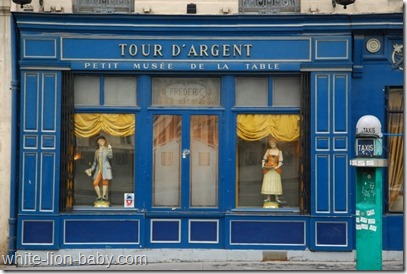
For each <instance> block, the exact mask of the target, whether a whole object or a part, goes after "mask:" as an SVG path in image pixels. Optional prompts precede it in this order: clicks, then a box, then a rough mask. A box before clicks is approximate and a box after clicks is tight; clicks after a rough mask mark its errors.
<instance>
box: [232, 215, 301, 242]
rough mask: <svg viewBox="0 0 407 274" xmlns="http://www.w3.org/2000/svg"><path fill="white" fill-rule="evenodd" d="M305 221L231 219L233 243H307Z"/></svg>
mask: <svg viewBox="0 0 407 274" xmlns="http://www.w3.org/2000/svg"><path fill="white" fill-rule="evenodd" d="M305 243H306V236H305V222H301V221H298V222H295V221H255V220H250V221H235V220H233V221H231V222H230V244H231V245H264V244H267V245H305Z"/></svg>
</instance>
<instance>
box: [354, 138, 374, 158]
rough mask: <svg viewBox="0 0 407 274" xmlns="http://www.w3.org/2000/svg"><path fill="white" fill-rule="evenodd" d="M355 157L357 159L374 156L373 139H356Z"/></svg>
mask: <svg viewBox="0 0 407 274" xmlns="http://www.w3.org/2000/svg"><path fill="white" fill-rule="evenodd" d="M356 156H359V157H360V156H362V157H373V156H375V139H374V138H363V139H362V138H360V139H356Z"/></svg>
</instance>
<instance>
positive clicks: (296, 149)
mask: <svg viewBox="0 0 407 274" xmlns="http://www.w3.org/2000/svg"><path fill="white" fill-rule="evenodd" d="M300 105H301V78H300V77H298V76H272V77H256V78H255V77H247V78H246V77H237V78H236V94H235V106H236V107H237V111H238V114H237V117H236V138H237V145H236V207H237V208H253V209H258V208H265V209H276V208H286V209H287V208H291V209H292V210H298V208H299V205H300V198H299V196H300V151H301V148H300V115H299V110H300ZM256 109H260V110H259V111H256ZM251 112H252V113H251ZM253 112H256V113H253ZM257 112H259V113H257ZM270 112H273V114H270Z"/></svg>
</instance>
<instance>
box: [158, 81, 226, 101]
mask: <svg viewBox="0 0 407 274" xmlns="http://www.w3.org/2000/svg"><path fill="white" fill-rule="evenodd" d="M152 95H153V98H152V102H153V105H155V106H219V105H220V80H219V79H218V78H153V94H152Z"/></svg>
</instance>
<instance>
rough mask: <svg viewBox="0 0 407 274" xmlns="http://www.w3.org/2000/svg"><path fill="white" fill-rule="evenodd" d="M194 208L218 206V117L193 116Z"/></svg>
mask: <svg viewBox="0 0 407 274" xmlns="http://www.w3.org/2000/svg"><path fill="white" fill-rule="evenodd" d="M190 131H191V133H190V134H191V155H190V159H191V169H190V170H191V181H190V186H191V193H190V194H191V195H190V200H191V202H190V204H191V206H192V207H216V206H218V199H217V198H218V194H217V193H218V116H215V115H208V116H206V115H194V116H191V128H190Z"/></svg>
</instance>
